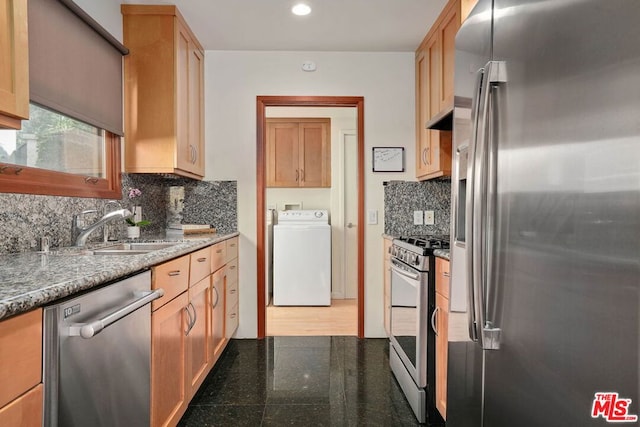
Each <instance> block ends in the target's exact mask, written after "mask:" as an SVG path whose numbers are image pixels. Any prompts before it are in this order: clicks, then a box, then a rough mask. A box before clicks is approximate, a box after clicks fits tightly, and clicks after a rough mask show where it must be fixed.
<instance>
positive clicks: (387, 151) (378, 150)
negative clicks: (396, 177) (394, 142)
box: [373, 147, 404, 172]
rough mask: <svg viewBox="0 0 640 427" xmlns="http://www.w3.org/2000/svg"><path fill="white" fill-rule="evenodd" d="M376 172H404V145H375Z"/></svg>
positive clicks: (374, 163) (374, 164)
mask: <svg viewBox="0 0 640 427" xmlns="http://www.w3.org/2000/svg"><path fill="white" fill-rule="evenodd" d="M373 171H374V172H404V147H373Z"/></svg>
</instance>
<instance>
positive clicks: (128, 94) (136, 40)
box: [121, 5, 205, 179]
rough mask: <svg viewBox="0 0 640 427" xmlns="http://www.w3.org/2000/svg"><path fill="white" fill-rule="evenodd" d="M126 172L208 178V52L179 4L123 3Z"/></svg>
mask: <svg viewBox="0 0 640 427" xmlns="http://www.w3.org/2000/svg"><path fill="white" fill-rule="evenodd" d="M121 10H122V15H123V35H124V44H125V46H127V48H129V55H127V56H126V57H125V61H124V72H125V171H126V172H132V173H170V174H176V175H180V176H186V177H190V178H196V179H201V178H202V177H204V173H205V171H204V130H203V129H204V128H203V123H204V120H203V117H204V49H203V48H202V45H201V44H200V43H199V42H198V40H197V38H196V37H195V35H194V34H193V32H192V31H191V29H190V28H189V26H188V25H187V23H186V22H185V20H184V18H183V17H182V15H181V14H180V12H179V11H178V9H177V8H176V7H175V6H142V5H122V6H121Z"/></svg>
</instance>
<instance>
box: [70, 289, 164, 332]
mask: <svg viewBox="0 0 640 427" xmlns="http://www.w3.org/2000/svg"><path fill="white" fill-rule="evenodd" d="M163 295H164V289H156V290H155V291H150V292H144V293H143V294H142V297H140V298H138V299H137V300H135V301H134V302H132V303H131V304H128V305H125V306H124V307H121V308H118V309H117V310H116V311H114V312H112V313H109V314H107V315H106V316H104V317H103V318H101V319H96V320H94V321H91V322H88V323H78V324H75V325H72V326H70V327H69V336H72V337H77V336H81V337H82V338H85V339H89V338H93V337H94V336H96V335H97V334H99V333H100V332H101V331H102V330H103V329H104V328H106V327H107V326H109V325H111V324H112V323H115V322H117V321H118V320H120V319H122V318H123V317H125V316H127V315H129V314H131V313H133V312H134V311H136V310H137V309H139V308H140V307H144V306H145V305H147V304H149V303H150V302H151V301H153V300H156V299H158V298H160V297H162V296H163Z"/></svg>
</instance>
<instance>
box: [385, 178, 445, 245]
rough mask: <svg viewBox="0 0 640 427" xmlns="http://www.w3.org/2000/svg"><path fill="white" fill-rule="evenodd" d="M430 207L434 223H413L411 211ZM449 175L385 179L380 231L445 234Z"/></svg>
mask: <svg viewBox="0 0 640 427" xmlns="http://www.w3.org/2000/svg"><path fill="white" fill-rule="evenodd" d="M426 210H431V211H434V216H435V224H434V225H414V224H413V212H414V211H426ZM450 218H451V179H449V178H439V179H432V180H429V181H422V182H414V181H389V182H387V183H386V185H385V187H384V232H385V234H388V235H391V236H407V235H425V234H447V235H448V234H449V230H450Z"/></svg>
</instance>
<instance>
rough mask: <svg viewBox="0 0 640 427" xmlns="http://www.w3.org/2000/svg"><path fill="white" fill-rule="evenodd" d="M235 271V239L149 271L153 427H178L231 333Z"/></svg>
mask: <svg viewBox="0 0 640 427" xmlns="http://www.w3.org/2000/svg"><path fill="white" fill-rule="evenodd" d="M229 256H231V257H232V258H228V257H229ZM237 268H238V238H237V237H236V238H232V239H228V240H225V241H222V242H219V243H216V244H214V245H212V246H209V247H206V248H203V249H200V250H197V251H194V252H192V253H191V254H189V255H184V256H182V257H179V258H176V259H173V260H171V261H168V262H166V263H164V264H160V265H157V266H155V267H153V268H152V285H151V286H152V288H153V289H157V288H163V289H164V290H165V295H164V296H163V297H162V298H159V299H158V300H157V305H156V306H155V307H154V306H152V313H151V425H152V426H175V425H176V424H177V423H178V421H179V420H180V418H181V417H182V415H183V414H184V412H185V410H186V408H187V406H188V404H189V401H190V400H191V398H192V397H193V396H194V395H195V393H196V392H197V390H198V388H199V387H200V386H201V385H202V383H203V382H204V380H205V378H206V376H207V375H208V374H209V372H210V371H211V369H212V368H213V366H214V365H215V363H216V361H217V360H218V358H219V357H220V355H221V354H222V351H223V350H224V349H225V347H226V345H227V343H228V341H229V338H230V337H231V335H232V334H233V332H235V329H236V328H237V316H238V293H237V289H238V270H237ZM227 301H230V302H231V305H228V304H227ZM234 322H235V323H234Z"/></svg>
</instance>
